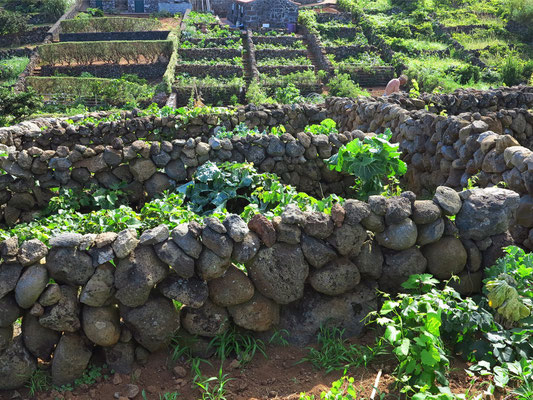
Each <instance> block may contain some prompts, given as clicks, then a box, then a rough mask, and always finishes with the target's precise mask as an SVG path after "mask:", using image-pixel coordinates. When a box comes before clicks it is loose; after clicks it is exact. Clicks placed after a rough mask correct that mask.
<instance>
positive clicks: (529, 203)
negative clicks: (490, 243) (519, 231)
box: [516, 195, 533, 228]
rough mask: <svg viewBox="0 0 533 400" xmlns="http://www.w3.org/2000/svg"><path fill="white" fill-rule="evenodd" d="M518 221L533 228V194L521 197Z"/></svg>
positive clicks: (517, 212)
mask: <svg viewBox="0 0 533 400" xmlns="http://www.w3.org/2000/svg"><path fill="white" fill-rule="evenodd" d="M516 223H517V224H519V225H522V226H525V227H526V228H533V196H531V195H526V196H522V197H521V198H520V204H519V205H518V208H517V210H516Z"/></svg>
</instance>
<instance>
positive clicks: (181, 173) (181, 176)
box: [165, 160, 187, 182]
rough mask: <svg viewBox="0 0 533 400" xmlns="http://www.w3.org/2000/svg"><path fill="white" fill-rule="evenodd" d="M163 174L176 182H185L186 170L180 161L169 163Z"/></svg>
mask: <svg viewBox="0 0 533 400" xmlns="http://www.w3.org/2000/svg"><path fill="white" fill-rule="evenodd" d="M165 173H166V174H167V175H168V177H169V178H170V179H173V180H175V181H176V182H183V181H185V180H187V169H186V168H185V164H183V161H181V160H173V161H170V162H169V163H168V164H167V166H166V167H165Z"/></svg>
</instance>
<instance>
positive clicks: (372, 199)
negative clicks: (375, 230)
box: [368, 196, 387, 216]
mask: <svg viewBox="0 0 533 400" xmlns="http://www.w3.org/2000/svg"><path fill="white" fill-rule="evenodd" d="M368 205H369V207H370V210H372V212H373V213H376V214H377V215H381V216H385V214H386V213H387V198H386V197H384V196H369V197H368Z"/></svg>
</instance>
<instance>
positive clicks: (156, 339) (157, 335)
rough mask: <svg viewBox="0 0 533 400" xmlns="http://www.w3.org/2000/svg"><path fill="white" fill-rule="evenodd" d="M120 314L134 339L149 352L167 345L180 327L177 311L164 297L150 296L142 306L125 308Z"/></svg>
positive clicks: (170, 301)
mask: <svg viewBox="0 0 533 400" xmlns="http://www.w3.org/2000/svg"><path fill="white" fill-rule="evenodd" d="M121 314H122V316H123V318H124V322H125V323H126V325H127V326H128V328H129V329H130V330H131V331H132V333H133V337H134V338H135V340H136V341H137V342H139V343H140V344H141V345H142V346H144V347H145V348H147V349H148V350H150V351H151V352H154V351H156V350H159V349H161V348H163V347H165V346H167V345H168V343H169V342H170V339H171V338H172V335H173V334H174V332H176V331H177V330H178V329H179V327H180V321H179V313H178V311H177V310H176V308H175V307H174V304H173V303H172V300H169V299H167V298H166V297H161V296H152V297H150V298H149V299H148V301H147V302H146V303H145V304H143V305H142V306H140V307H137V308H130V309H127V308H126V310H125V312H122V313H121Z"/></svg>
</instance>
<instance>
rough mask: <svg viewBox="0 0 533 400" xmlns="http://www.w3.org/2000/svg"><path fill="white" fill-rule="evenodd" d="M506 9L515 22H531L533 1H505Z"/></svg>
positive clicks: (532, 18)
mask: <svg viewBox="0 0 533 400" xmlns="http://www.w3.org/2000/svg"><path fill="white" fill-rule="evenodd" d="M506 8H507V12H508V13H509V16H510V17H511V19H513V20H515V21H518V22H523V23H526V24H530V23H531V21H532V20H533V0H507V1H506Z"/></svg>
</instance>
